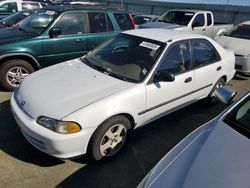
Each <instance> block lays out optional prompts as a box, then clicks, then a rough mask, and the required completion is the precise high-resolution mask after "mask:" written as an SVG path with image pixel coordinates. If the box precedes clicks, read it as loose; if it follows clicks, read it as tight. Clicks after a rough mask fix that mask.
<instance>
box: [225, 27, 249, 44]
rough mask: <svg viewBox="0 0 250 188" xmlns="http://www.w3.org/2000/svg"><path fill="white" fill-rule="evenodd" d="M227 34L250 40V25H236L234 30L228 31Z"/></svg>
mask: <svg viewBox="0 0 250 188" xmlns="http://www.w3.org/2000/svg"><path fill="white" fill-rule="evenodd" d="M225 36H228V37H234V38H242V39H248V40H249V39H250V25H244V24H240V25H238V26H236V27H234V28H233V29H232V30H230V31H228V32H227V33H226V34H225Z"/></svg>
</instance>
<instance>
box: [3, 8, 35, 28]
mask: <svg viewBox="0 0 250 188" xmlns="http://www.w3.org/2000/svg"><path fill="white" fill-rule="evenodd" d="M30 15H31V13H30V12H26V11H21V12H16V13H15V14H12V15H10V16H8V17H6V18H4V19H2V20H1V23H3V24H4V25H6V26H12V25H14V24H16V23H18V22H20V21H21V20H23V19H24V18H26V17H28V16H30Z"/></svg>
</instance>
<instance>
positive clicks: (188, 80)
mask: <svg viewBox="0 0 250 188" xmlns="http://www.w3.org/2000/svg"><path fill="white" fill-rule="evenodd" d="M191 81H192V77H188V78H187V79H186V80H185V81H184V82H185V83H188V82H191Z"/></svg>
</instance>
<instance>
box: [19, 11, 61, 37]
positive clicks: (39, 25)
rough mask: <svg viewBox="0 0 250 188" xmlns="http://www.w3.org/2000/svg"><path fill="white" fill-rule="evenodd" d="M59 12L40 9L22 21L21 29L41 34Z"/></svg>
mask: <svg viewBox="0 0 250 188" xmlns="http://www.w3.org/2000/svg"><path fill="white" fill-rule="evenodd" d="M57 15H58V13H57V12H56V11H53V10H46V9H40V10H38V11H37V12H36V13H35V14H33V15H31V16H29V17H28V18H26V19H24V20H23V21H21V23H20V24H19V29H20V30H23V31H24V32H27V33H33V34H36V35H39V34H41V33H42V32H43V31H44V30H45V29H46V28H47V27H48V25H49V24H50V23H51V22H52V21H53V20H54V19H55V18H56V16H57Z"/></svg>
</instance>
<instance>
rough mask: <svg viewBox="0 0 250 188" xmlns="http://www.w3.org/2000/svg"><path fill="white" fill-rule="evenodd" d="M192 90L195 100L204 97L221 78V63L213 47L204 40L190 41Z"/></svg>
mask: <svg viewBox="0 0 250 188" xmlns="http://www.w3.org/2000/svg"><path fill="white" fill-rule="evenodd" d="M191 49H192V59H193V69H194V78H195V84H194V90H195V91H196V92H195V95H196V97H197V98H202V97H206V96H207V95H208V94H209V93H210V91H211V90H212V88H213V86H214V84H215V83H216V82H217V81H218V80H219V78H221V77H222V76H223V75H222V68H223V67H222V62H221V57H220V55H219V53H218V52H217V50H216V49H215V47H214V46H213V45H212V44H211V43H210V42H209V41H208V40H206V39H192V40H191Z"/></svg>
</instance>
